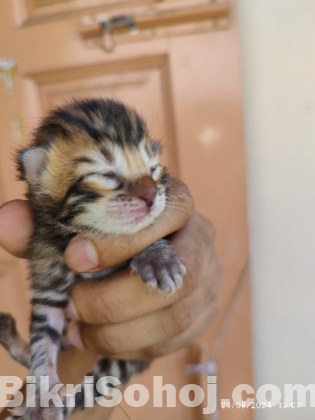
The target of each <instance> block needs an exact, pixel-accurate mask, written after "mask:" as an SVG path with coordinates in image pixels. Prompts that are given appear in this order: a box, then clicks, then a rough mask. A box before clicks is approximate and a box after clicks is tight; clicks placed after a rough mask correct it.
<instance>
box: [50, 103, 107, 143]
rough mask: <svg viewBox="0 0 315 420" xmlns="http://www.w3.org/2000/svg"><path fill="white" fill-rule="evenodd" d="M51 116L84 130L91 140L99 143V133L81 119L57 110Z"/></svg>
mask: <svg viewBox="0 0 315 420" xmlns="http://www.w3.org/2000/svg"><path fill="white" fill-rule="evenodd" d="M53 115H54V116H55V117H56V118H60V119H61V120H64V121H65V122H66V123H72V124H74V125H76V126H79V127H81V128H83V130H85V131H86V132H87V133H88V135H89V136H90V137H92V139H94V140H96V141H99V140H101V138H102V136H101V133H100V132H99V131H98V130H96V129H95V128H94V127H92V126H91V124H89V123H88V121H84V120H83V119H82V118H80V117H78V116H74V115H72V114H70V113H69V112H67V111H65V110H62V109H57V110H56V111H55V112H54V113H53Z"/></svg>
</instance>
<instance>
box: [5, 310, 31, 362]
mask: <svg viewBox="0 0 315 420" xmlns="http://www.w3.org/2000/svg"><path fill="white" fill-rule="evenodd" d="M0 343H1V344H2V345H3V346H4V347H5V348H6V349H7V350H8V352H9V353H10V355H11V356H12V357H13V359H15V360H16V361H17V362H19V363H21V364H22V365H24V366H25V367H27V368H28V369H29V368H30V359H31V355H30V346H29V344H28V343H27V342H26V341H24V340H23V338H22V337H21V336H20V334H19V333H18V331H17V329H16V324H15V319H14V318H13V317H12V316H11V315H10V314H3V313H0Z"/></svg>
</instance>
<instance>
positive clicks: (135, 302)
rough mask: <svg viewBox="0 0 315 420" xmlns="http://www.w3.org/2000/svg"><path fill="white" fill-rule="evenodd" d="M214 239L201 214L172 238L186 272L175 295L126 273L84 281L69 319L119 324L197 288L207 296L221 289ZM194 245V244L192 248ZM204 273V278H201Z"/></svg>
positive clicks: (75, 288) (77, 287)
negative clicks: (212, 291) (149, 287)
mask: <svg viewBox="0 0 315 420" xmlns="http://www.w3.org/2000/svg"><path fill="white" fill-rule="evenodd" d="M209 237H210V239H209ZM213 237H214V233H213V226H212V224H210V223H205V222H204V219H203V217H202V216H200V215H199V214H198V213H195V214H194V215H193V217H192V218H191V219H190V220H189V221H188V223H187V224H186V225H185V226H184V227H183V228H182V229H180V231H178V232H176V234H174V235H172V238H171V241H170V242H171V244H172V247H173V249H174V251H175V252H176V253H177V254H178V256H179V257H180V259H181V261H182V262H183V264H184V265H185V267H186V270H187V275H186V276H185V277H184V281H183V286H182V287H181V289H179V290H178V291H176V292H175V293H174V294H172V295H164V294H161V293H159V292H158V291H154V290H153V291H150V290H149V289H148V288H147V287H146V286H145V285H144V284H143V282H142V281H141V280H140V277H139V276H138V275H136V274H133V275H131V274H130V271H129V270H124V271H120V272H118V273H116V274H114V275H112V276H109V277H107V278H106V279H103V280H85V281H84V282H81V283H77V284H76V285H74V286H73V288H72V290H71V298H72V300H71V303H70V304H69V308H68V309H67V316H68V317H69V318H72V319H80V320H82V321H84V322H86V323H91V324H116V323H120V322H124V321H126V320H128V319H132V318H136V317H138V316H141V315H144V314H146V313H148V312H152V311H156V310H158V309H161V308H164V307H166V306H169V305H171V304H173V303H174V302H176V301H178V300H180V299H183V298H184V297H186V296H188V295H189V294H191V293H193V292H194V291H195V290H196V289H198V288H200V289H201V290H202V292H203V293H205V294H207V293H208V291H209V290H211V288H214V287H215V288H219V286H218V284H219V278H220V274H219V270H218V259H217V257H216V255H215V254H214V250H213ZM202 241H204V242H202ZM191 244H194V245H193V247H194V248H193V249H192V245H191ZM195 244H197V245H198V248H196V247H195ZM196 249H197V252H196ZM205 252H206V256H205V255H204V253H205ZM202 270H203V271H204V272H205V273H206V274H205V275H202Z"/></svg>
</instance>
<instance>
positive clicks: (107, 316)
mask: <svg viewBox="0 0 315 420" xmlns="http://www.w3.org/2000/svg"><path fill="white" fill-rule="evenodd" d="M95 299H96V300H95V302H94V304H93V307H94V308H97V311H98V318H99V320H98V321H99V323H105V324H117V323H118V322H119V318H118V311H115V310H114V308H112V305H111V299H108V297H106V298H105V297H104V295H103V293H100V294H98V295H96V297H95ZM92 322H93V321H92Z"/></svg>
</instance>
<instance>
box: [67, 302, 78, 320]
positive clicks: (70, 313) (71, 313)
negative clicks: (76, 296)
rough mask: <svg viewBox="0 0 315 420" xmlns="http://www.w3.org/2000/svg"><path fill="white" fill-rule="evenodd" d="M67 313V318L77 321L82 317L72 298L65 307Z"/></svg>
mask: <svg viewBox="0 0 315 420" xmlns="http://www.w3.org/2000/svg"><path fill="white" fill-rule="evenodd" d="M65 315H66V317H67V318H70V319H74V320H75V321H78V320H79V319H80V318H79V315H78V312H77V310H76V307H75V306H74V303H73V300H72V299H69V301H68V305H67V307H66V309H65Z"/></svg>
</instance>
